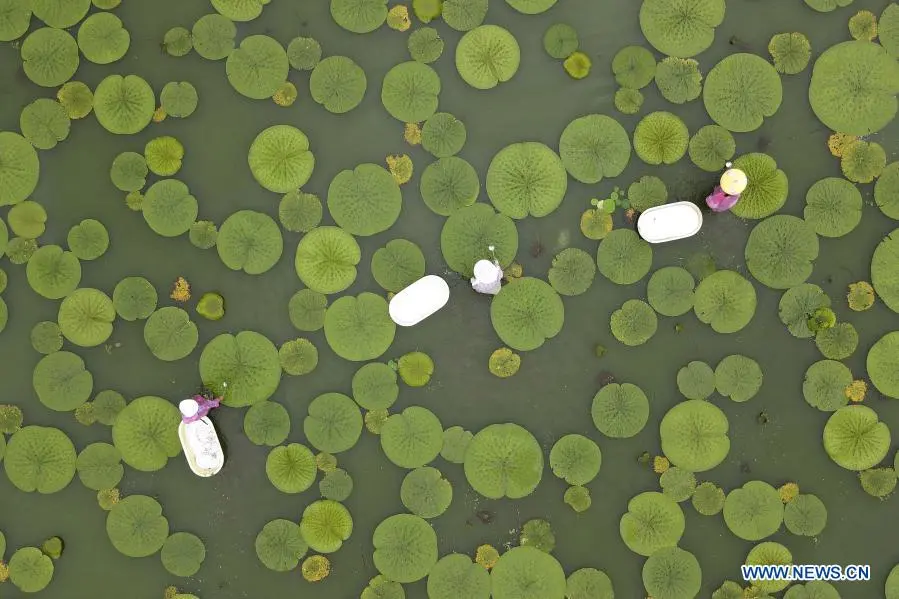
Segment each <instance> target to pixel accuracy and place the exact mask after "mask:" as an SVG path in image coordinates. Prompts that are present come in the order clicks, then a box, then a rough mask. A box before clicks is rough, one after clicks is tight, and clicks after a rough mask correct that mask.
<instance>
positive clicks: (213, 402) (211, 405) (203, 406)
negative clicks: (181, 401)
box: [181, 395, 222, 424]
mask: <svg viewBox="0 0 899 599" xmlns="http://www.w3.org/2000/svg"><path fill="white" fill-rule="evenodd" d="M192 399H193V400H194V401H195V402H197V403H198V404H199V405H200V409H199V410H198V411H197V413H196V414H194V415H193V416H191V417H189V418H187V417H184V416H182V417H181V420H182V422H184V424H190V423H191V422H196V421H198V420H202V419H203V418H205V417H206V416H207V415H208V414H209V412H210V411H212V410H213V409H215V408H217V407H219V404H221V403H222V400H221V398H215V399H206V398H205V397H203V396H202V395H194V396H193V398H192Z"/></svg>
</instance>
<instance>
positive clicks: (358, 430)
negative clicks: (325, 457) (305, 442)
mask: <svg viewBox="0 0 899 599" xmlns="http://www.w3.org/2000/svg"><path fill="white" fill-rule="evenodd" d="M303 431H304V433H305V434H306V438H307V439H309V443H310V444H311V445H312V446H313V447H315V448H316V449H318V450H319V451H324V452H327V453H332V454H333V453H340V452H342V451H346V450H348V449H350V448H352V447H353V446H354V445H355V444H356V442H357V441H358V440H359V436H360V435H361V434H362V414H361V413H360V412H359V407H358V406H357V405H356V402H354V401H353V400H352V399H350V398H349V397H347V396H346V395H343V394H342V393H325V394H324V395H319V396H318V397H316V398H315V399H314V400H312V402H311V403H310V404H309V415H308V416H307V417H306V419H305V420H304V421H303Z"/></svg>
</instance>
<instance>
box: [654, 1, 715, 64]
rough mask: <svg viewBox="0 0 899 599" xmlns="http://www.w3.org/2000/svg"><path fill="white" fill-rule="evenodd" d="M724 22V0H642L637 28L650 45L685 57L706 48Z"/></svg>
mask: <svg viewBox="0 0 899 599" xmlns="http://www.w3.org/2000/svg"><path fill="white" fill-rule="evenodd" d="M722 21H724V0H701V1H699V2H690V1H689V0H674V1H668V0H646V1H645V2H643V4H642V5H641V6H640V29H641V30H642V31H643V36H644V37H645V38H646V41H648V42H649V43H650V45H651V46H652V47H653V48H655V49H656V50H658V51H659V52H661V53H662V54H667V55H669V56H677V57H680V58H689V57H690V56H695V55H697V54H699V53H700V52H702V51H704V50H706V49H707V48H708V47H709V46H711V45H712V42H713V41H714V39H715V27H717V26H718V25H720V24H721V23H722Z"/></svg>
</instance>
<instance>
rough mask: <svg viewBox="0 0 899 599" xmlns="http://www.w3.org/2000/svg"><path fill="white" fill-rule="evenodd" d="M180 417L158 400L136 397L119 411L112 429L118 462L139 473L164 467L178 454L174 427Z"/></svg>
mask: <svg viewBox="0 0 899 599" xmlns="http://www.w3.org/2000/svg"><path fill="white" fill-rule="evenodd" d="M180 422H181V415H180V413H179V412H178V408H176V407H175V406H174V405H173V404H172V403H171V402H169V401H166V400H165V399H162V398H161V397H154V396H145V397H138V398H137V399H135V400H134V401H132V402H131V403H129V404H128V405H127V406H126V407H125V409H123V410H122V411H121V412H119V415H118V416H117V417H116V420H115V424H114V425H113V427H112V441H113V443H114V444H115V447H116V449H118V450H119V452H120V453H121V454H122V460H123V461H124V462H125V463H126V464H128V465H129V466H131V467H132V468H134V469H135V470H141V471H143V472H153V471H156V470H161V469H162V468H163V467H165V465H166V463H167V462H168V460H169V458H173V457H175V456H176V455H178V454H179V453H181V442H180V441H179V440H178V424H179V423H180Z"/></svg>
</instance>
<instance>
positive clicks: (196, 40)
mask: <svg viewBox="0 0 899 599" xmlns="http://www.w3.org/2000/svg"><path fill="white" fill-rule="evenodd" d="M236 35H237V26H236V25H235V24H234V22H233V21H232V20H231V19H228V18H226V17H223V16H222V15H220V14H212V15H205V16H203V17H200V18H199V19H197V22H196V23H194V26H193V29H192V31H191V39H192V40H193V44H194V50H196V51H197V54H199V55H200V56H202V57H203V58H205V59H207V60H221V59H223V58H226V57H227V56H228V55H229V54H231V52H232V51H233V50H234V38H235V36H236Z"/></svg>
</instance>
